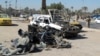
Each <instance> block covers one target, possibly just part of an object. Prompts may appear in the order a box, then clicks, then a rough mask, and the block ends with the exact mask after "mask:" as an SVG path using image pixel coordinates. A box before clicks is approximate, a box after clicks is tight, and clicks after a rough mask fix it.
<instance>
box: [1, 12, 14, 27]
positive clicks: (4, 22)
mask: <svg viewBox="0 0 100 56" xmlns="http://www.w3.org/2000/svg"><path fill="white" fill-rule="evenodd" d="M11 24H12V21H11V18H10V17H9V16H8V15H7V14H0V25H11Z"/></svg>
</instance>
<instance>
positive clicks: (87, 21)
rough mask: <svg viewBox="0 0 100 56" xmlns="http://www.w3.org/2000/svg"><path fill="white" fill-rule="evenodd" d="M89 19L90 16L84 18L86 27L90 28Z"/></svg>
mask: <svg viewBox="0 0 100 56" xmlns="http://www.w3.org/2000/svg"><path fill="white" fill-rule="evenodd" d="M90 23H91V18H90V16H88V17H86V26H87V27H88V28H90Z"/></svg>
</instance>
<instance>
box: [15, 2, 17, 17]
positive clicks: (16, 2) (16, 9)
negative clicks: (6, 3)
mask: <svg viewBox="0 0 100 56" xmlns="http://www.w3.org/2000/svg"><path fill="white" fill-rule="evenodd" d="M15 16H17V0H16V1H15Z"/></svg>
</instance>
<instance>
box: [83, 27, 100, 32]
mask: <svg viewBox="0 0 100 56" xmlns="http://www.w3.org/2000/svg"><path fill="white" fill-rule="evenodd" d="M83 30H86V31H95V32H100V30H99V29H92V28H86V27H84V28H83Z"/></svg>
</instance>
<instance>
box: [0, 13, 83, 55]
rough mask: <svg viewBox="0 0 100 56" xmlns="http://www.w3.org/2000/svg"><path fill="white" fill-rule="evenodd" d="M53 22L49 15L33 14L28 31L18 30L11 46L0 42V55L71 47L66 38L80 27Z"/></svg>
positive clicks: (75, 33) (77, 31)
mask: <svg viewBox="0 0 100 56" xmlns="http://www.w3.org/2000/svg"><path fill="white" fill-rule="evenodd" d="M61 23H62V22H60V24H58V23H57V22H56V23H54V21H53V20H52V18H51V16H50V15H35V16H34V19H33V20H32V21H30V24H29V25H28V31H23V30H22V29H19V30H18V34H19V36H20V38H16V39H13V40H11V43H12V45H11V48H7V47H6V46H4V45H3V44H2V43H0V55H3V56H11V55H15V54H25V53H30V52H34V51H36V50H38V51H42V50H44V49H50V48H71V43H70V42H68V41H67V38H70V37H76V36H77V35H78V33H79V32H80V31H81V29H80V28H79V27H78V26H73V25H70V24H69V23H68V22H64V21H63V23H64V24H61Z"/></svg>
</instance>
